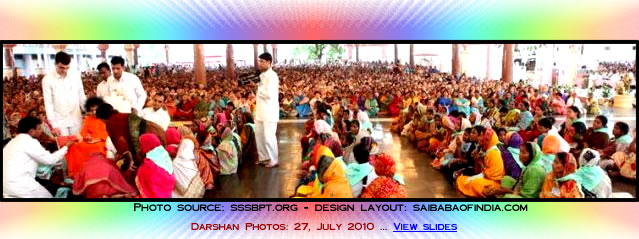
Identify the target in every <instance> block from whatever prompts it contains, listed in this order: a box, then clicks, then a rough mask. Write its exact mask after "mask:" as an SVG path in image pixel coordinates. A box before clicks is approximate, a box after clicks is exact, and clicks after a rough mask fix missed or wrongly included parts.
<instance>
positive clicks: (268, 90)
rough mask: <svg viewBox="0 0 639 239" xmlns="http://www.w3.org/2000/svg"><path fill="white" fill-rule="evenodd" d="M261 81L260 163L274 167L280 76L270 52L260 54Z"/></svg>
mask: <svg viewBox="0 0 639 239" xmlns="http://www.w3.org/2000/svg"><path fill="white" fill-rule="evenodd" d="M257 62H258V68H259V70H260V71H261V72H262V73H261V74H260V83H258V86H257V103H256V104H257V106H256V110H255V111H256V112H255V121H256V127H255V131H256V132H255V141H256V143H257V152H258V155H259V161H258V164H259V165H264V166H266V167H269V168H272V167H276V166H277V164H278V149H277V137H276V136H275V132H276V131H277V121H278V120H279V117H280V115H279V99H278V98H279V85H280V83H279V78H278V77H277V73H275V71H273V69H272V68H271V63H272V62H273V57H272V56H271V54H269V53H268V52H266V53H263V54H262V55H260V56H259V60H258V61H257Z"/></svg>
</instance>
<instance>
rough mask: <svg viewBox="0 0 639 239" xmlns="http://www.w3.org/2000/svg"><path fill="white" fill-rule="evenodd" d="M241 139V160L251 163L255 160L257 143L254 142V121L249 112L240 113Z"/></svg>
mask: <svg viewBox="0 0 639 239" xmlns="http://www.w3.org/2000/svg"><path fill="white" fill-rule="evenodd" d="M240 139H241V141H242V148H243V149H244V151H243V152H242V162H243V163H246V162H248V163H253V162H256V161H257V158H258V155H257V144H256V142H255V123H254V122H253V116H252V115H251V113H249V112H244V113H242V128H241V131H240Z"/></svg>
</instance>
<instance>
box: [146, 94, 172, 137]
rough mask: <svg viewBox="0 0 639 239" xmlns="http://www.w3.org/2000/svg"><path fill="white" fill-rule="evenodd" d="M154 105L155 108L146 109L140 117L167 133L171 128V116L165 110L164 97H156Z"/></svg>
mask: <svg viewBox="0 0 639 239" xmlns="http://www.w3.org/2000/svg"><path fill="white" fill-rule="evenodd" d="M152 104H153V107H146V108H144V109H143V110H142V112H141V113H140V116H141V117H142V118H144V119H145V120H148V121H151V122H153V123H156V124H157V125H159V126H160V127H162V129H164V131H166V130H167V129H168V128H169V123H171V116H169V113H168V112H166V110H164V96H162V95H155V96H154V97H153V102H152Z"/></svg>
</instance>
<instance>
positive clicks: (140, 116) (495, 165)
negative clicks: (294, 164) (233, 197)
mask: <svg viewBox="0 0 639 239" xmlns="http://www.w3.org/2000/svg"><path fill="white" fill-rule="evenodd" d="M401 67H402V66H399V65H390V64H385V63H348V64H327V65H321V66H317V65H295V66H294V65H280V66H279V67H275V71H276V72H277V73H278V74H279V77H280V97H279V98H280V99H279V100H280V115H281V117H300V118H309V119H308V120H307V121H306V123H305V133H304V136H303V138H302V139H301V146H302V152H303V153H302V155H301V158H302V159H301V163H300V167H301V168H302V169H303V170H302V171H303V173H302V174H301V175H299V176H300V182H299V185H298V187H296V190H295V192H292V197H334V198H349V197H362V198H402V197H408V195H407V191H406V188H405V185H404V181H403V179H402V177H401V176H400V175H398V174H397V172H396V167H395V160H394V159H393V158H392V157H390V156H389V155H387V154H384V153H380V152H379V146H378V145H377V142H376V141H375V140H374V139H373V138H374V137H373V128H372V124H371V122H370V118H373V117H380V116H391V117H395V120H394V122H393V125H392V127H391V130H392V131H393V132H395V133H398V134H400V135H402V136H403V137H406V138H408V140H409V141H410V142H413V143H414V144H415V147H417V148H418V149H419V150H421V151H423V152H426V153H427V154H429V155H430V156H431V158H433V159H434V160H433V161H432V166H433V167H435V168H437V169H439V170H441V171H442V172H443V173H444V174H445V175H446V176H447V177H448V178H449V179H450V180H451V182H453V183H454V184H455V187H456V188H457V189H458V190H459V191H460V192H461V193H462V194H463V195H465V196H468V197H611V196H612V187H611V178H610V177H613V179H615V180H616V177H617V175H619V176H620V177H624V178H629V179H631V180H633V182H634V180H635V178H636V163H635V151H636V150H635V137H634V136H633V133H634V131H632V132H631V130H630V128H629V126H628V124H626V123H624V122H617V123H615V124H614V126H611V127H609V126H608V119H607V118H606V116H603V115H597V117H596V118H595V120H594V122H593V123H592V125H591V127H587V125H586V122H585V120H584V117H585V115H586V114H587V113H588V112H587V111H586V109H585V108H584V106H583V104H582V99H581V98H578V97H576V95H574V94H565V92H561V91H560V90H557V89H551V88H549V87H545V86H542V87H540V88H535V87H533V86H530V85H527V84H526V83H524V82H519V83H515V84H509V83H503V82H501V81H480V80H479V79H476V78H470V77H466V76H464V75H462V76H461V77H458V78H456V77H454V76H451V75H449V74H446V73H440V72H438V71H437V70H436V69H433V68H430V67H422V66H418V67H416V68H415V69H408V68H407V70H406V71H402V70H398V69H399V68H401ZM96 70H97V71H96V72H85V73H84V74H83V75H82V81H83V86H84V91H85V94H86V95H87V96H88V97H89V98H88V99H87V100H86V102H85V105H84V106H83V109H84V110H85V111H86V112H84V120H83V122H82V129H81V131H80V133H79V134H77V135H74V136H73V137H63V136H61V134H60V132H59V130H58V129H56V128H54V127H52V126H51V124H50V123H49V122H48V120H47V116H46V111H45V109H44V102H43V101H44V100H43V96H42V95H43V94H42V93H41V92H42V89H41V85H42V84H41V82H42V78H41V77H40V78H39V79H38V78H31V79H5V81H4V82H3V104H4V107H3V115H4V130H3V133H4V145H5V146H4V149H3V154H5V155H4V156H3V162H4V163H3V169H4V172H3V173H4V179H5V180H4V185H3V195H4V196H5V197H52V196H55V197H88V198H95V197H99V198H102V197H141V198H168V197H189V198H197V197H203V195H204V193H205V191H206V190H211V189H212V188H213V187H214V185H215V183H214V182H215V180H216V178H217V177H219V176H220V175H230V174H235V173H237V171H238V168H240V167H242V166H243V165H246V164H249V163H255V162H256V161H257V149H256V143H255V125H254V122H253V118H254V113H255V94H254V92H255V89H254V85H246V86H241V85H238V83H237V82H236V81H235V80H234V79H228V78H226V77H225V74H226V73H225V71H223V70H222V69H209V70H207V80H208V82H207V84H208V85H209V86H213V87H208V88H205V87H202V86H198V85H197V84H195V83H194V82H195V81H194V74H193V73H192V72H191V71H190V68H188V67H180V66H164V65H159V66H154V67H151V68H146V69H144V70H142V71H140V72H139V74H138V76H139V77H140V79H141V83H142V87H143V89H144V91H145V93H146V92H148V97H146V102H145V104H144V106H145V107H144V108H143V109H142V110H141V111H139V112H137V111H134V112H120V111H119V110H118V109H119V107H118V106H117V105H114V104H111V103H106V102H108V101H109V100H108V99H104V98H103V97H101V94H100V84H101V82H104V81H106V80H107V79H108V78H109V77H111V67H109V65H108V64H106V63H102V64H100V65H99V66H98V67H97V69H96ZM247 71H250V69H242V68H240V69H238V70H237V73H238V75H239V73H242V72H247ZM558 115H565V122H563V123H561V124H560V125H559V127H558V128H556V127H555V125H556V124H555V121H556V119H557V118H556V117H557V116H558ZM7 116H8V117H7ZM62 139H65V140H62ZM25 149H29V150H25ZM31 149H33V150H31ZM36 149H37V150H36ZM33 151H36V152H35V153H34V152H33ZM7 153H9V154H10V155H9V156H8V155H7ZM7 158H9V159H11V160H7ZM20 158H22V159H24V158H33V159H35V161H32V162H33V165H25V164H22V163H21V162H23V161H21V160H19V159H20ZM14 159H16V160H14ZM36 161H37V163H36ZM15 168H23V169H24V170H23V171H25V172H29V174H21V173H19V172H23V171H19V170H15V171H16V174H15V175H12V174H11V172H12V171H14V169H15ZM7 179H9V180H7Z"/></svg>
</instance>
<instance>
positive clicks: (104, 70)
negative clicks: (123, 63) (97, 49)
mask: <svg viewBox="0 0 639 239" xmlns="http://www.w3.org/2000/svg"><path fill="white" fill-rule="evenodd" d="M109 77H111V67H109V64H107V63H106V62H102V63H100V64H99V65H98V79H99V80H100V84H98V88H97V89H96V92H95V93H96V94H95V95H96V96H98V97H100V98H103V99H104V97H106V96H108V95H109V86H108V85H107V79H109Z"/></svg>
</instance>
